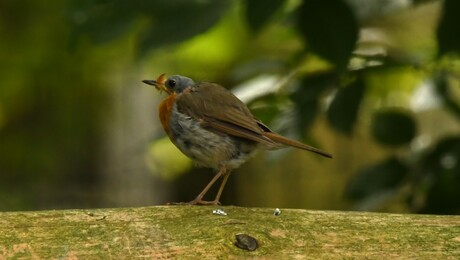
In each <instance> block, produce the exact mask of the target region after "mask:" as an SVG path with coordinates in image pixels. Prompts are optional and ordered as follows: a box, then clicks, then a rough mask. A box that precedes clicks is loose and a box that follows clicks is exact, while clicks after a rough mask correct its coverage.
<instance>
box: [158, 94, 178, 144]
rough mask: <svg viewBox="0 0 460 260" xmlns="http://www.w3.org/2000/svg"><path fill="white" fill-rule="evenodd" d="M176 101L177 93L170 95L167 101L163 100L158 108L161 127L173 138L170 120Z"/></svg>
mask: <svg viewBox="0 0 460 260" xmlns="http://www.w3.org/2000/svg"><path fill="white" fill-rule="evenodd" d="M175 101H176V93H173V94H171V95H169V97H167V98H166V99H165V100H163V101H162V102H161V103H160V105H159V106H158V115H159V117H160V122H161V125H162V126H163V128H164V130H165V131H166V134H168V136H170V137H171V131H170V128H169V126H170V124H169V120H170V118H171V113H172V109H173V106H174V102H175Z"/></svg>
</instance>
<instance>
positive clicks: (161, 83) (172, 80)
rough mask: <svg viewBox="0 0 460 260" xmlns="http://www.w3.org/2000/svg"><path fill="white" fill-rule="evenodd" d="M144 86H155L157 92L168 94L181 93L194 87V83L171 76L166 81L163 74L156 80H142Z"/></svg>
mask: <svg viewBox="0 0 460 260" xmlns="http://www.w3.org/2000/svg"><path fill="white" fill-rule="evenodd" d="M142 82H144V83H145V84H148V85H152V86H155V88H156V89H158V90H159V91H165V92H166V93H168V94H172V93H182V91H184V90H185V89H187V88H188V87H191V86H193V85H195V81H193V80H192V79H191V78H187V77H184V76H180V75H173V76H171V77H169V78H167V79H166V76H165V74H161V75H160V76H159V77H158V78H157V79H156V80H143V81H142Z"/></svg>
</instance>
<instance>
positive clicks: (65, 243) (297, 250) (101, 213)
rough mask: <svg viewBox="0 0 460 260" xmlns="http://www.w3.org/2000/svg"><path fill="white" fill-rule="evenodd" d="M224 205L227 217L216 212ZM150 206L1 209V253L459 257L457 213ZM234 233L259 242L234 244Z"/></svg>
mask: <svg viewBox="0 0 460 260" xmlns="http://www.w3.org/2000/svg"><path fill="white" fill-rule="evenodd" d="M217 208H220V209H223V210H224V211H225V212H226V213H227V214H228V215H227V216H222V215H215V214H213V210H215V209H217ZM273 211H274V209H272V208H241V207H232V206H230V207H209V206H206V207H204V206H155V207H145V208H121V209H98V210H57V211H39V212H6V213H0V259H9V258H13V259H17V258H19V259H21V258H22V259H50V258H62V259H133V258H153V259H167V258H191V257H193V258H201V259H214V258H221V259H225V258H228V257H233V258H244V257H255V258H264V259H266V258H268V259H280V258H284V259H285V258H290V259H296V258H297V259H305V258H311V259H317V258H327V259H330V258H340V259H342V258H371V259H374V258H380V259H384V258H387V259H388V258H416V259H420V258H422V259H449V258H450V259H460V217H459V216H434V215H400V214H380V213H366V212H361V213H358V212H336V211H309V210H299V209H281V215H279V216H274V215H273ZM237 234H247V235H249V236H251V237H254V238H255V239H256V240H257V242H258V244H259V247H258V248H257V249H256V250H255V251H247V250H243V249H240V248H238V247H236V246H235V244H234V243H235V241H236V238H235V236H236V235H237Z"/></svg>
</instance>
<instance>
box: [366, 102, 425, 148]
mask: <svg viewBox="0 0 460 260" xmlns="http://www.w3.org/2000/svg"><path fill="white" fill-rule="evenodd" d="M371 132H372V135H373V137H374V138H375V139H376V140H377V141H378V142H380V143H381V144H383V145H389V146H400V145H407V144H409V143H410V142H411V141H412V139H414V137H415V134H416V125H415V122H414V119H413V118H412V116H411V115H410V114H409V113H407V112H403V111H401V110H395V109H393V110H384V111H378V112H375V113H374V118H373V119H372V125H371Z"/></svg>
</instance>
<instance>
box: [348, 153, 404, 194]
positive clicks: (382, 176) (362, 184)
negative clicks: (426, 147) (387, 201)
mask: <svg viewBox="0 0 460 260" xmlns="http://www.w3.org/2000/svg"><path fill="white" fill-rule="evenodd" d="M407 173H408V167H407V166H406V165H405V164H404V163H403V162H401V161H400V160H398V159H397V158H395V157H391V158H389V159H387V160H385V161H383V162H381V163H378V164H375V165H372V166H369V167H367V168H365V169H362V170H360V171H359V172H358V173H357V174H356V175H354V176H353V177H352V178H351V179H350V181H349V182H348V184H347V187H346V189H345V196H346V197H348V198H350V199H353V200H358V199H363V198H366V197H369V196H372V195H374V194H378V193H381V192H383V191H388V190H392V189H396V188H397V187H398V185H400V184H401V182H402V181H403V179H404V178H405V177H406V175H407Z"/></svg>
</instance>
